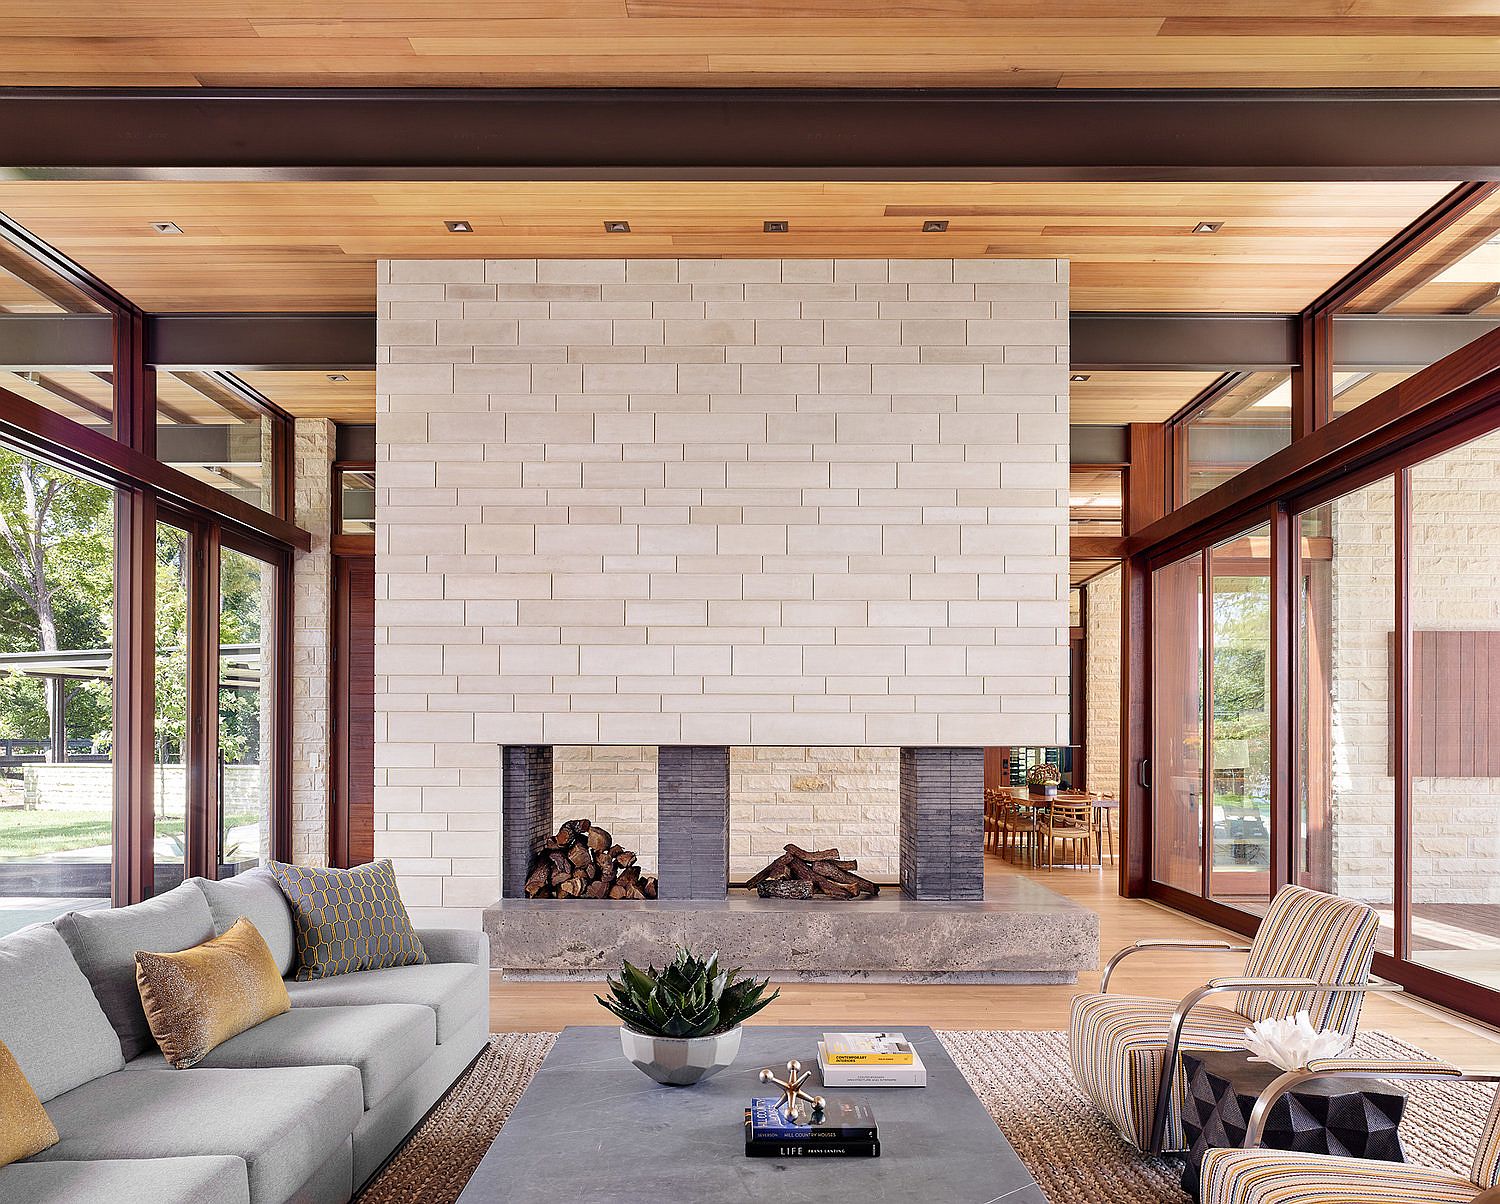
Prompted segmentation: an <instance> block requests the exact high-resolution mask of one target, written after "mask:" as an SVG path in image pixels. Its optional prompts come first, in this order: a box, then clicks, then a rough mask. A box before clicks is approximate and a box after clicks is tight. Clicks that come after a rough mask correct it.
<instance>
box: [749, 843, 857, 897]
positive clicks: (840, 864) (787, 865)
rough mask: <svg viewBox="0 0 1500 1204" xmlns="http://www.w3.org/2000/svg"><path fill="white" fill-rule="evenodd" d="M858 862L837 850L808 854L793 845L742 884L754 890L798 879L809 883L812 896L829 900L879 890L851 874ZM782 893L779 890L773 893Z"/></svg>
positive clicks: (788, 846) (823, 850) (820, 850)
mask: <svg viewBox="0 0 1500 1204" xmlns="http://www.w3.org/2000/svg"><path fill="white" fill-rule="evenodd" d="M858 868H859V862H857V861H844V860H842V859H841V858H840V857H839V851H838V850H837V849H819V850H818V851H817V852H815V853H809V852H808V851H807V850H806V849H799V848H798V847H797V846H796V845H794V844H789V845H787V846H786V852H784V853H783V854H782V855H781V856H780V857H778V858H776V860H775V861H773V862H771V864H770V865H768V866H766V868H765V869H763V870H761V871H760V873H758V874H756V875H755V876H754V877H753V878H751V879H750V880H749V881H748V882H746V883H745V885H746V886H748V887H749V888H750V889H751V890H755V889H756V888H757V887H759V886H760V884H761V883H763V882H787V881H800V882H806V883H808V884H810V885H811V887H812V893H813V894H814V895H824V896H826V897H828V898H830V899H859V898H864V897H873V896H875V895H878V894H879V893H880V887H879V886H877V885H876V884H875V883H873V882H871V881H870V880H869V879H868V878H861V877H860V876H859V875H858V874H856V873H854V871H855V870H856V869H858ZM775 893H778V894H779V893H782V892H775Z"/></svg>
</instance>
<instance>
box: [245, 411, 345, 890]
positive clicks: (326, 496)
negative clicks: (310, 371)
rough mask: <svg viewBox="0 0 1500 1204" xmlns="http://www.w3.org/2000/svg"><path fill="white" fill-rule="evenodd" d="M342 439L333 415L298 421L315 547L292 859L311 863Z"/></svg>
mask: <svg viewBox="0 0 1500 1204" xmlns="http://www.w3.org/2000/svg"><path fill="white" fill-rule="evenodd" d="M334 437H335V431H334V425H333V423H331V422H329V421H328V420H327V419H325V418H299V419H298V420H297V424H296V434H295V446H296V467H295V472H294V477H293V490H294V497H295V504H296V518H297V525H298V526H299V527H301V528H302V529H303V530H304V531H307V532H308V533H309V534H311V535H312V548H311V550H310V551H307V552H298V553H297V559H296V562H295V564H294V565H293V567H292V595H293V598H292V616H293V618H292V623H293V630H292V732H291V739H290V741H289V742H288V744H287V746H286V747H287V755H288V756H289V757H290V758H291V761H292V860H294V861H296V862H298V863H299V864H303V865H325V864H327V861H328V797H329V794H328V791H329V776H328V775H329V768H330V751H331V750H330V747H329V725H330V721H331V719H332V710H331V698H330V677H329V669H330V665H329V643H330V640H331V638H332V634H333V610H332V582H333V577H332V571H333V563H332V557H331V555H330V552H329V540H330V536H331V535H332V520H333V471H332V466H333V454H334ZM267 613H269V612H267ZM262 696H263V697H266V698H269V696H270V692H269V691H264V692H263V695H262ZM264 730H266V731H270V730H271V729H270V728H269V727H266V728H265V729H264Z"/></svg>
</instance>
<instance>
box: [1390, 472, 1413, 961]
mask: <svg viewBox="0 0 1500 1204" xmlns="http://www.w3.org/2000/svg"><path fill="white" fill-rule="evenodd" d="M1394 494H1395V499H1394V501H1395V515H1394V518H1395V531H1396V547H1395V553H1396V558H1395V559H1396V564H1395V567H1396V614H1395V627H1396V641H1395V642H1396V648H1395V661H1396V665H1395V668H1396V672H1395V679H1396V700H1395V701H1396V708H1395V710H1396V732H1395V741H1396V748H1395V758H1394V760H1395V770H1396V816H1395V821H1396V822H1395V827H1396V865H1395V898H1394V899H1393V900H1392V902H1393V903H1394V905H1395V912H1396V931H1395V934H1394V935H1395V946H1394V950H1393V952H1394V954H1395V956H1396V957H1397V958H1399V959H1401V960H1402V961H1405V960H1407V959H1408V958H1409V957H1410V956H1411V860H1412V859H1411V778H1412V764H1411V724H1412V712H1411V699H1412V688H1411V670H1412V630H1411V469H1410V468H1409V467H1403V468H1401V469H1400V470H1398V471H1397V473H1396V477H1395V489H1394Z"/></svg>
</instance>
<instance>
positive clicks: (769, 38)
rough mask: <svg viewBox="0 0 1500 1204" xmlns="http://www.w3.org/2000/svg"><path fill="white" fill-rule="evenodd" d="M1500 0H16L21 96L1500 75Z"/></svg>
mask: <svg viewBox="0 0 1500 1204" xmlns="http://www.w3.org/2000/svg"><path fill="white" fill-rule="evenodd" d="M1497 37H1500V13H1497V12H1496V9H1495V6H1494V5H1493V4H1492V3H1488V2H1486V0H1256V3H1254V4H1245V5H1228V6H1219V7H1216V6H1213V5H1208V4H1204V3H1201V2H1193V0H1008V2H1007V3H1005V4H1004V5H1000V4H990V3H985V2H984V0H818V2H817V3H815V4H810V3H807V2H806V0H562V2H560V3H553V4H546V5H538V4H536V3H534V2H533V0H490V2H489V3H486V4H484V5H481V6H477V9H476V11H474V12H473V13H471V14H469V13H465V12H464V11H463V9H462V6H460V7H459V8H458V9H450V10H443V9H438V8H434V7H433V6H432V5H430V4H426V3H419V2H418V0H194V2H189V0H116V2H115V3H112V4H110V5H107V6H102V5H99V4H98V3H95V2H94V0H4V2H3V3H0V44H3V45H4V46H5V47H6V54H5V55H4V56H3V58H0V84H6V85H19V86H27V85H32V86H35V85H73V86H94V87H105V86H120V85H123V86H133V85H140V86H147V85H157V86H186V87H193V86H199V85H203V86H210V87H248V86H261V87H274V86H311V87H337V86H381V87H391V86H413V85H427V86H438V87H460V86H465V87H495V86H530V87H539V86H548V85H553V86H558V85H582V86H591V85H637V86H639V85H664V86H677V87H688V86H692V87H703V86H744V85H767V86H783V87H784V86H807V87H840V86H844V87H849V86H865V85H877V86H888V87H919V86H928V87H930V86H941V85H956V86H970V87H1021V88H1143V87H1157V88H1176V87H1188V88H1192V87H1258V88H1301V87H1345V88H1354V87H1360V88H1364V87H1479V86H1494V85H1496V84H1500V55H1497V53H1496V38H1497Z"/></svg>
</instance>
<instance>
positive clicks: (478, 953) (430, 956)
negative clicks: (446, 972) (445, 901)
mask: <svg viewBox="0 0 1500 1204" xmlns="http://www.w3.org/2000/svg"><path fill="white" fill-rule="evenodd" d="M417 937H418V938H419V939H420V940H421V942H422V948H424V949H426V950H427V960H428V961H434V962H469V963H471V964H473V965H476V966H478V967H479V968H480V969H481V970H488V969H489V968H490V938H489V937H487V936H485V934H484V933H482V932H479V931H477V930H476V929H473V928H419V929H417Z"/></svg>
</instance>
